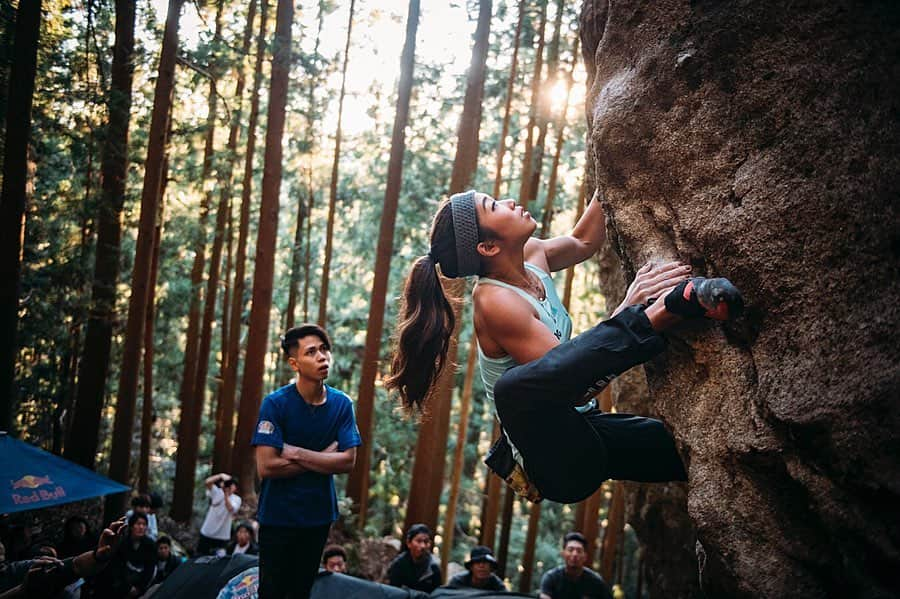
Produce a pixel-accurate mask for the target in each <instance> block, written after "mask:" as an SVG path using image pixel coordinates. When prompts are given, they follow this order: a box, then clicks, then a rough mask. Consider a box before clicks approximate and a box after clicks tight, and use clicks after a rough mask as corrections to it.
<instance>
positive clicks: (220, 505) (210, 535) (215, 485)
mask: <svg viewBox="0 0 900 599" xmlns="http://www.w3.org/2000/svg"><path fill="white" fill-rule="evenodd" d="M205 484H206V496H207V497H208V498H209V510H207V512H206V517H205V518H204V519H203V526H201V527H200V540H199V541H197V555H198V556H200V555H225V548H226V547H227V546H228V541H230V540H231V522H232V520H234V518H235V517H236V516H237V512H238V510H239V509H240V508H241V498H240V497H238V495H237V493H235V492H234V491H235V489H237V479H236V478H234V477H232V476H231V475H230V474H225V473H224V472H221V473H219V474H213V475H212V476H210V477H209V478H207V479H206V483H205Z"/></svg>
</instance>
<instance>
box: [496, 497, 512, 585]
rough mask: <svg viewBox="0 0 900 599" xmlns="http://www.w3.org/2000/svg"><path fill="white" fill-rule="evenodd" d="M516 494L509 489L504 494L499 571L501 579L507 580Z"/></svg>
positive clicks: (498, 549)
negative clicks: (507, 562) (507, 561)
mask: <svg viewBox="0 0 900 599" xmlns="http://www.w3.org/2000/svg"><path fill="white" fill-rule="evenodd" d="M515 500H516V494H515V493H513V490H512V489H511V488H509V487H506V490H505V492H504V493H503V517H502V519H501V523H500V525H501V528H500V543H499V545H498V547H497V569H498V570H499V571H500V574H499V576H500V578H506V565H507V564H506V560H507V558H508V557H509V536H510V531H511V529H512V517H513V503H514V502H515Z"/></svg>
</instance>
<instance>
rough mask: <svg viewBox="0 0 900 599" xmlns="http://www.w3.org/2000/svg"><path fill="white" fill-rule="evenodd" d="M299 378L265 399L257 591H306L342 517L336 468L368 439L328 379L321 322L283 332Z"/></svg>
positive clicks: (267, 596)
mask: <svg viewBox="0 0 900 599" xmlns="http://www.w3.org/2000/svg"><path fill="white" fill-rule="evenodd" d="M281 349H282V350H283V351H284V354H285V356H286V357H287V361H288V364H289V365H290V367H291V370H293V371H294V373H296V377H297V378H296V380H295V381H292V382H291V383H289V384H287V385H285V386H284V387H282V388H280V389H278V390H277V391H275V392H274V393H271V394H269V395H268V396H267V397H266V398H265V399H263V401H262V405H261V406H260V409H259V420H258V421H257V423H256V432H255V433H254V435H253V439H252V441H251V443H252V445H254V446H255V447H256V469H257V472H258V473H259V476H260V478H262V488H261V491H260V495H259V510H258V512H257V520H259V597H260V599H273V598H277V599H282V598H284V597H291V598H295V597H297V598H306V597H308V596H309V593H310V589H311V588H312V584H313V581H314V580H315V577H316V574H317V573H318V571H319V560H320V558H321V556H322V549H323V548H324V547H325V542H326V541H327V540H328V531H329V529H330V528H331V523H332V522H334V521H335V520H337V518H338V506H337V495H336V493H335V488H334V475H335V474H344V473H347V472H349V471H350V470H351V469H352V468H353V464H354V463H355V462H356V448H357V447H358V446H360V445H361V444H362V439H361V438H360V436H359V429H358V428H357V427H356V419H355V418H354V415H353V402H352V401H351V400H350V398H349V397H348V396H347V395H346V394H344V393H343V392H341V391H338V390H337V389H335V388H333V387H330V386H328V385H326V384H325V379H326V378H328V373H329V369H330V368H331V360H332V356H331V338H330V337H329V336H328V333H326V332H325V330H324V329H323V328H322V327H320V326H318V325H315V324H303V325H300V326H298V327H294V328H292V329H290V330H289V331H287V332H286V333H285V334H284V336H283V337H282V339H281Z"/></svg>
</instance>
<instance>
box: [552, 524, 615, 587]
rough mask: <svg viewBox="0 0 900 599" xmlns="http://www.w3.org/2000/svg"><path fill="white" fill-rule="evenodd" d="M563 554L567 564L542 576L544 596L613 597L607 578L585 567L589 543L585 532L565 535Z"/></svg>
mask: <svg viewBox="0 0 900 599" xmlns="http://www.w3.org/2000/svg"><path fill="white" fill-rule="evenodd" d="M561 555H562V558H563V562H564V563H563V565H561V566H557V567H556V568H553V569H552V570H550V571H548V572H545V573H544V576H543V577H541V595H540V599H582V598H584V597H586V598H588V599H613V594H612V592H611V591H610V590H609V586H608V585H607V584H606V581H605V580H603V578H602V577H601V576H600V575H599V574H597V573H596V572H594V571H593V570H591V569H590V568H585V567H584V564H585V563H587V561H588V543H587V539H585V538H584V535H582V534H581V533H580V532H570V533H569V534H567V535H566V536H565V537H563V548H562V552H561Z"/></svg>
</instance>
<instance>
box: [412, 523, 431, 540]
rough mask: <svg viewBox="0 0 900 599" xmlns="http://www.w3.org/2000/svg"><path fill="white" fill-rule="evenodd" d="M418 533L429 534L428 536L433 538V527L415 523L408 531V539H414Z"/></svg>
mask: <svg viewBox="0 0 900 599" xmlns="http://www.w3.org/2000/svg"><path fill="white" fill-rule="evenodd" d="M416 535H428V538H429V539H430V538H432V537H433V536H434V534H433V533H432V532H431V529H430V528H428V525H427V524H421V523H420V524H413V525H412V526H410V527H409V529H407V531H406V540H407V541H412V540H413V539H414V538H415V537H416Z"/></svg>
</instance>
